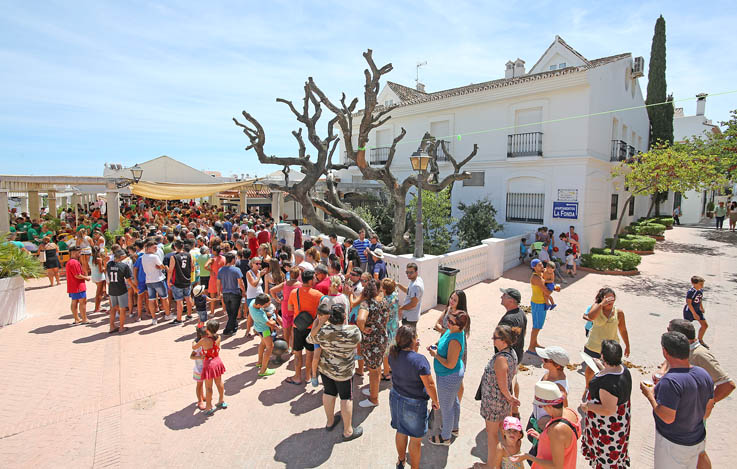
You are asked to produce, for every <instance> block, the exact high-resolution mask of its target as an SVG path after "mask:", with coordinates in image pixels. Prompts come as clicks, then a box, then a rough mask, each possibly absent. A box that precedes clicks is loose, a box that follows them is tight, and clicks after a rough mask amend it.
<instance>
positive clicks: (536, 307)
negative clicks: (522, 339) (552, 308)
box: [530, 302, 547, 329]
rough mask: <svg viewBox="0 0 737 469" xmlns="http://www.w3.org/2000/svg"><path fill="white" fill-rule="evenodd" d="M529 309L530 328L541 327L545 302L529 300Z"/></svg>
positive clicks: (544, 312)
mask: <svg viewBox="0 0 737 469" xmlns="http://www.w3.org/2000/svg"><path fill="white" fill-rule="evenodd" d="M530 310H531V312H532V328H533V329H542V328H543V326H544V325H545V315H546V314H547V311H546V310H545V303H532V302H530Z"/></svg>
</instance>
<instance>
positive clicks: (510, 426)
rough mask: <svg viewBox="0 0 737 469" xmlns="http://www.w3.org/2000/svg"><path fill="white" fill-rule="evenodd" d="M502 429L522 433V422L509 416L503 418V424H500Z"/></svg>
mask: <svg viewBox="0 0 737 469" xmlns="http://www.w3.org/2000/svg"><path fill="white" fill-rule="evenodd" d="M502 429H504V430H517V431H518V432H521V431H522V422H520V420H519V419H518V418H517V417H512V416H511V415H510V416H509V417H504V422H503V423H502Z"/></svg>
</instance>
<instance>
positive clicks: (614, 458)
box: [581, 340, 632, 469]
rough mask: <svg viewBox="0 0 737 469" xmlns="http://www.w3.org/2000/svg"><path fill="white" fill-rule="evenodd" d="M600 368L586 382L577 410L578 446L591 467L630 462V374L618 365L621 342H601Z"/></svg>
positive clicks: (611, 466) (624, 367)
mask: <svg viewBox="0 0 737 469" xmlns="http://www.w3.org/2000/svg"><path fill="white" fill-rule="evenodd" d="M601 358H602V360H601V361H602V363H601V364H602V365H603V367H602V368H603V369H602V370H601V371H600V372H598V373H597V374H596V375H594V377H593V378H592V379H591V381H590V382H589V389H588V395H587V397H586V401H585V402H584V403H583V404H581V410H582V411H583V412H585V414H586V416H585V418H584V420H583V438H582V443H581V449H582V452H583V455H584V457H585V458H586V459H587V460H588V461H589V464H590V465H591V467H594V468H596V469H605V468H606V469H609V468H612V469H615V468H616V469H618V468H622V467H629V466H630V456H629V451H628V447H629V438H630V415H631V414H630V397H631V393H632V377H631V376H630V371H629V370H628V369H627V367H626V366H624V365H622V346H621V345H619V343H617V342H615V341H613V340H604V341H602V343H601Z"/></svg>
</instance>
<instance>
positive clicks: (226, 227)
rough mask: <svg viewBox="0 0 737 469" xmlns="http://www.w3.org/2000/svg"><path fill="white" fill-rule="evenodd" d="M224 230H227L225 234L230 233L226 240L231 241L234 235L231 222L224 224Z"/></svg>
mask: <svg viewBox="0 0 737 469" xmlns="http://www.w3.org/2000/svg"><path fill="white" fill-rule="evenodd" d="M223 228H225V232H226V233H228V236H227V238H226V239H230V236H231V235H232V234H233V224H232V223H231V222H229V221H226V222H225V223H223Z"/></svg>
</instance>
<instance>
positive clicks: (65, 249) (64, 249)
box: [56, 241, 69, 251]
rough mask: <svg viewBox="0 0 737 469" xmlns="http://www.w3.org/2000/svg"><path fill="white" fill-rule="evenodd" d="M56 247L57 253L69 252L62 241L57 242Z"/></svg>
mask: <svg viewBox="0 0 737 469" xmlns="http://www.w3.org/2000/svg"><path fill="white" fill-rule="evenodd" d="M56 245H57V246H59V251H68V250H69V246H67V243H65V242H64V241H59V242H58V243H56Z"/></svg>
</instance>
